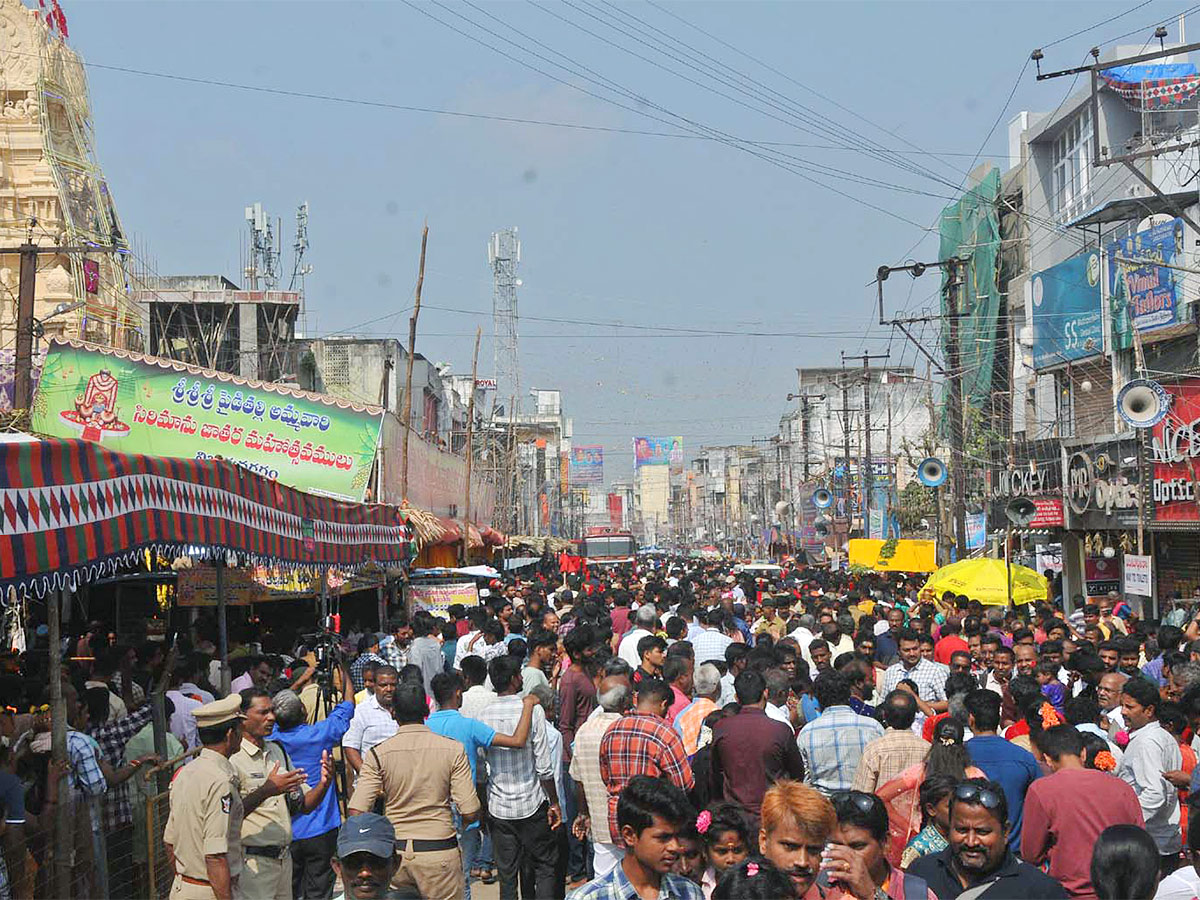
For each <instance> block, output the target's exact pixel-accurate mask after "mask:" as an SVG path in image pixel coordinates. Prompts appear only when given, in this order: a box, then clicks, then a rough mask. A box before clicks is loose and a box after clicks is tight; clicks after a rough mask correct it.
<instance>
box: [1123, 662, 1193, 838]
mask: <svg viewBox="0 0 1200 900" xmlns="http://www.w3.org/2000/svg"><path fill="white" fill-rule="evenodd" d="M1160 703H1162V700H1161V699H1160V698H1159V694H1158V687H1157V686H1156V685H1155V684H1154V683H1153V682H1152V681H1150V680H1149V679H1147V678H1131V679H1129V681H1127V682H1125V688H1124V691H1123V692H1122V694H1121V706H1122V708H1123V710H1124V713H1125V723H1126V726H1127V727H1128V729H1129V735H1130V736H1129V743H1128V745H1126V747H1125V757H1124V759H1122V760H1121V764H1120V765H1119V766H1118V767H1117V777H1118V778H1120V779H1121V780H1122V781H1124V782H1125V783H1126V784H1128V785H1129V786H1130V787H1132V788H1133V791H1134V793H1135V794H1137V798H1138V804H1139V805H1140V806H1141V807H1142V818H1143V819H1145V822H1146V825H1145V827H1146V832H1147V833H1148V834H1149V835H1150V837H1152V838H1154V843H1155V844H1157V845H1158V852H1159V855H1160V856H1162V857H1166V858H1171V859H1174V858H1175V857H1177V856H1178V855H1179V849H1180V846H1181V845H1182V843H1183V836H1182V834H1181V833H1180V830H1179V791H1177V790H1176V789H1175V788H1174V787H1173V786H1172V785H1171V784H1170V782H1168V781H1167V780H1166V778H1164V777H1163V774H1164V773H1165V772H1175V771H1177V770H1179V769H1180V768H1182V766H1183V756H1182V755H1181V754H1180V752H1179V743H1178V742H1177V741H1176V740H1175V738H1174V736H1173V735H1172V734H1171V733H1170V732H1168V731H1167V730H1166V729H1165V728H1163V727H1162V725H1160V724H1159V723H1158V707H1159V704H1160Z"/></svg>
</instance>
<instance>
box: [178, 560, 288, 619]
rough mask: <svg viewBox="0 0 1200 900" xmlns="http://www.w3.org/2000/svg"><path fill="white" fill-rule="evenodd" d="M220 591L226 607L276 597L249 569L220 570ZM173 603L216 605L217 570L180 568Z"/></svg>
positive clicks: (199, 566)
mask: <svg viewBox="0 0 1200 900" xmlns="http://www.w3.org/2000/svg"><path fill="white" fill-rule="evenodd" d="M221 590H222V591H223V592H224V594H225V604H226V605H227V606H249V605H250V604H251V603H266V602H267V601H269V600H276V599H279V597H277V596H272V593H271V591H270V589H269V588H268V587H267V586H266V585H263V584H259V583H258V582H257V581H255V580H254V578H252V577H251V572H250V570H249V569H242V568H226V569H225V570H224V571H223V572H222V573H221ZM175 602H176V603H177V604H178V605H179V606H189V607H190V606H208V607H212V608H214V609H215V608H216V606H217V602H218V600H217V570H216V569H215V568H213V567H212V566H201V565H196V566H192V567H191V568H188V569H180V570H179V572H178V573H177V578H176V581H175Z"/></svg>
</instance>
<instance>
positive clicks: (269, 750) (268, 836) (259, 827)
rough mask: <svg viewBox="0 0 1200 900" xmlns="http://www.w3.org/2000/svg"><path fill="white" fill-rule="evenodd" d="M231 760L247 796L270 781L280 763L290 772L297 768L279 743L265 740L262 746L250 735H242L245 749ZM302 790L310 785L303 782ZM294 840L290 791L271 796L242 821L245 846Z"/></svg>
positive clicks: (268, 844) (286, 844) (277, 845)
mask: <svg viewBox="0 0 1200 900" xmlns="http://www.w3.org/2000/svg"><path fill="white" fill-rule="evenodd" d="M229 763H230V765H232V766H233V768H234V771H236V772H237V773H238V778H239V780H240V781H241V785H242V797H243V798H245V797H246V796H248V795H249V794H252V793H254V792H255V791H257V790H258V789H259V788H260V787H262V786H263V785H264V784H266V782H267V776H268V775H270V774H271V770H272V769H274V768H275V764H276V763H279V771H281V772H290V771H291V770H292V769H293V768H294V767H293V766H292V763H291V760H289V759H288V757H287V754H286V753H285V752H284V751H283V747H281V746H280V745H279V744H277V743H275V742H274V741H263V746H262V749H259V747H257V746H256V745H255V744H254V742H253V741H251V740H249V739H248V738H246V737H243V738H242V746H241V749H239V750H238V752H237V753H235V754H233V756H231V757H229ZM299 790H300V793H301V794H303V793H304V791H305V790H306V785H301V786H300V788H299ZM291 842H292V814H291V813H290V812H289V811H288V794H276V795H275V796H274V797H268V798H267V799H266V800H264V801H263V802H262V803H260V804H259V805H258V806H257V807H256V808H255V809H254V810H252V811H251V812H250V813H249V814H247V816H246V819H245V821H244V822H242V846H243V847H286V846H288V845H289V844H290V843H291Z"/></svg>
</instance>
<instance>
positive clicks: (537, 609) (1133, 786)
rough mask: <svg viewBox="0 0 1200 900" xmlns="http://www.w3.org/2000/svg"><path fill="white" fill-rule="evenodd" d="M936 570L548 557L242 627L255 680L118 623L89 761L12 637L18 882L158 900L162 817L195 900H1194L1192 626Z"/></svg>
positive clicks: (1198, 672) (88, 652) (101, 639)
mask: <svg viewBox="0 0 1200 900" xmlns="http://www.w3.org/2000/svg"><path fill="white" fill-rule="evenodd" d="M919 584H920V582H919V581H918V580H916V579H913V578H904V577H903V576H895V575H890V576H889V575H866V576H852V575H850V574H848V573H839V572H829V571H825V570H812V569H805V568H798V569H794V570H790V571H789V570H787V569H785V570H784V571H783V573H782V574H781V575H780V576H779V577H778V578H777V579H776V580H774V581H771V582H765V581H762V580H755V579H754V578H752V577H749V576H740V575H738V574H736V573H733V572H731V570H730V566H729V565H728V564H718V563H715V562H708V561H705V562H699V561H676V562H671V563H664V564H663V565H661V566H660V567H657V568H654V569H648V570H643V571H641V572H639V573H638V574H636V575H635V574H634V573H632V572H626V571H619V570H618V571H608V572H599V573H597V572H592V573H590V574H588V575H586V576H583V577H580V576H571V577H568V578H566V579H565V580H562V581H559V580H557V579H555V580H551V579H547V578H534V579H532V580H528V581H524V582H519V583H508V584H503V585H501V584H496V585H494V586H493V589H492V590H491V591H489V592H485V593H486V596H484V597H483V598H481V602H480V604H479V605H478V606H477V607H472V608H464V607H462V606H457V605H456V606H451V607H449V609H448V610H446V611H445V614H444V615H436V614H434V613H433V612H431V611H428V610H424V609H417V610H415V611H413V612H412V613H411V614H406V613H404V612H403V611H398V612H397V614H396V615H395V617H394V618H392V619H391V620H390V621H389V622H388V630H387V631H386V632H380V633H375V632H362V631H361V630H360V629H358V628H352V629H349V630H348V632H347V633H346V634H345V635H331V636H326V637H321V638H316V639H314V638H312V636H311V635H310V636H309V638H308V639H307V640H301V639H297V636H296V635H295V634H294V633H293V632H291V631H289V630H287V629H286V628H284V627H283V626H278V627H271V626H269V625H263V624H262V623H257V624H256V625H255V626H254V627H250V626H246V625H241V626H236V627H233V628H232V630H231V634H230V635H229V645H230V648H231V649H230V651H229V653H228V659H229V661H230V665H231V668H232V676H233V677H232V684H231V686H230V690H229V692H228V693H223V692H221V691H220V690H219V689H218V688H217V687H216V686H217V685H219V684H220V683H221V680H222V679H221V670H220V662H219V660H218V659H217V654H216V643H217V635H216V633H215V627H214V624H213V623H212V622H211V621H210V620H208V619H206V618H200V619H198V620H197V621H196V622H195V623H194V624H193V627H192V629H191V631H190V633H189V634H188V635H186V636H180V637H179V638H178V639H177V640H175V641H174V642H173V645H172V646H171V648H170V650H169V652H165V651H166V648H165V647H164V645H163V644H162V643H155V642H148V643H146V644H143V645H139V646H136V647H127V646H123V645H121V644H118V643H114V642H113V640H112V636H110V635H109V634H108V633H107V630H106V629H105V627H104V625H103V624H102V623H98V622H97V623H92V624H91V625H89V627H88V628H87V630H86V632H85V633H83V634H80V635H77V636H76V637H74V638H72V639H71V642H70V645H69V646H67V647H65V648H64V649H65V650H67V651H68V652H67V655H68V656H69V657H70V658H71V662H70V665H69V667H68V669H67V672H66V673H65V676H64V682H63V692H64V697H65V699H66V705H67V710H68V719H69V730H68V733H67V747H68V757H69V764H67V765H59V764H55V763H52V762H51V761H50V748H51V739H50V733H49V731H50V721H49V709H48V707H47V706H46V705H45V704H46V697H47V685H46V679H45V677H44V672H40V671H38V669H37V665H36V660H35V656H36V654H29V655H27V656H26V657H20V656H15V655H10V656H8V657H6V660H5V666H6V672H5V674H4V675H3V678H4V681H3V684H4V688H5V696H6V697H12V698H13V700H10V701H8V703H7V708H6V710H5V712H4V714H3V716H0V738H2V740H0V805H2V806H3V807H4V823H5V824H4V832H3V850H4V852H3V854H2V855H0V863H2V864H4V865H2V866H0V900H7V898H9V897H15V898H26V897H30V898H32V897H38V898H41V897H52V896H56V895H55V893H54V887H53V885H54V880H53V879H54V873H55V870H56V869H58V868H61V867H62V866H63V865H64V864H65V865H69V866H70V867H71V871H72V877H73V884H74V885H75V888H74V890H75V891H76V893H75V894H74V896H79V897H92V896H113V897H147V896H150V885H151V884H152V883H153V872H152V871H150V867H151V866H152V865H153V859H152V858H151V857H153V855H154V854H155V852H156V851H155V849H154V848H155V846H156V844H155V841H156V840H157V838H158V835H159V833H160V831H161V844H162V847H161V849H162V852H163V853H165V858H166V860H167V863H168V867H169V868H168V871H169V872H170V873H173V876H174V877H173V881H172V882H171V885H170V896H171V897H172V898H177V900H190V898H197V900H199V898H205V900H207V898H211V897H215V898H221V900H225V898H233V897H238V898H246V900H257V898H269V900H276V898H323V900H328V898H331V897H333V896H334V895H335V892H336V891H340V892H341V893H340V894H339V896H341V897H352V898H376V897H423V898H431V900H457V898H462V897H465V898H468V900H469V898H470V896H471V893H472V890H473V889H474V890H475V891H476V892H478V891H479V890H480V888H479V885H482V884H487V885H490V884H495V883H497V882H498V888H493V889H492V890H498V892H499V896H500V898H501V900H516V898H518V897H522V898H535V897H536V898H559V900H561V898H564V897H568V896H569V897H571V898H572V900H618V898H620V900H633V898H634V897H635V895H636V896H638V897H643V898H663V900H665V898H678V900H700V898H703V900H723V898H802V900H818V898H821V900H849V898H857V900H883V898H892V900H918V898H920V900H933V898H940V900H954V898H963V900H981V898H982V900H998V898H1013V897H1022V898H1026V897H1027V898H1060V897H1073V898H1101V900H1109V898H1114V900H1115V898H1122V900H1124V898H1144V900H1149V898H1153V897H1157V898H1163V900H1191V898H1195V897H1196V896H1197V893H1198V891H1200V874H1198V873H1197V869H1196V866H1195V862H1196V856H1195V854H1196V853H1197V852H1200V829H1197V830H1196V831H1195V832H1193V831H1191V830H1190V829H1189V828H1188V819H1189V816H1188V812H1189V798H1190V796H1191V795H1192V794H1193V792H1194V790H1195V788H1196V784H1195V779H1200V770H1197V768H1196V759H1197V757H1196V748H1197V747H1200V622H1197V620H1196V619H1194V618H1193V617H1192V616H1191V615H1190V611H1187V610H1185V614H1184V615H1176V614H1175V613H1176V612H1177V610H1175V609H1172V617H1171V619H1170V620H1166V619H1164V622H1163V624H1160V625H1157V626H1156V625H1154V624H1152V623H1148V622H1143V621H1140V620H1139V619H1138V618H1137V617H1136V616H1135V615H1134V614H1133V613H1132V611H1131V610H1130V609H1129V607H1128V605H1126V604H1123V603H1121V602H1120V600H1119V598H1117V597H1112V596H1110V597H1108V598H1104V599H1102V600H1101V601H1100V602H1099V603H1097V604H1095V605H1081V606H1080V608H1079V609H1077V610H1076V611H1075V612H1074V613H1073V614H1072V615H1071V616H1064V615H1063V613H1062V601H1061V597H1058V596H1056V595H1055V592H1054V591H1053V589H1052V590H1051V592H1050V593H1051V595H1050V596H1048V597H1047V601H1046V602H1045V603H1043V604H1037V605H1036V606H1034V607H1033V608H1029V609H1023V610H1009V609H1004V608H995V607H983V606H981V605H980V604H979V603H978V602H976V601H974V600H971V599H969V598H968V597H965V596H956V595H953V594H947V595H944V596H941V597H932V596H923V595H922V594H921V592H920V590H919ZM1168 621H1169V622H1170V624H1168V623H1167V622H1168ZM160 688H165V708H166V721H167V727H168V731H169V733H168V734H167V739H168V740H167V744H166V749H165V752H164V750H163V747H162V746H161V740H160V742H159V746H158V749H157V751H156V749H155V741H154V729H153V722H152V719H153V712H152V704H151V703H150V702H149V698H150V697H151V695H152V694H154V692H155V691H157V690H159V689H160ZM26 710H28V712H26ZM161 773H166V776H169V777H170V778H171V779H172V780H171V782H170V789H169V806H167V807H164V809H163V814H164V815H163V818H165V823H164V822H163V821H161V820H159V818H158V817H156V816H148V814H147V808H148V805H150V806H152V804H148V803H147V799H148V798H151V797H152V795H154V794H156V793H157V792H158V790H159V788H158V785H157V776H158V775H159V774H161ZM166 776H164V777H166ZM60 802H62V803H68V802H69V803H73V804H74V808H75V810H76V814H75V815H74V816H73V817H72V819H71V827H72V845H71V846H70V847H69V848H68V847H62V846H60V845H59V843H58V842H56V839H55V832H54V822H55V809H56V806H57V804H59V803H60ZM64 857H65V859H66V860H67V861H66V862H65V863H64ZM116 859H122V860H124V859H127V860H128V865H117V864H114V860H116ZM105 863H107V864H105ZM167 877H168V878H170V877H171V876H170V875H168V876H167ZM162 887H163V885H161V884H160V885H159V888H160V889H161V888H162ZM160 892H161V890H160Z"/></svg>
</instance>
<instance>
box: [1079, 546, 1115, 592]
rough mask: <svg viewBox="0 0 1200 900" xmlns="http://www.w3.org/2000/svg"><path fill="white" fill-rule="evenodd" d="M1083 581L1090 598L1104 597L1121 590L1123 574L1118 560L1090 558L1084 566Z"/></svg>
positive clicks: (1099, 557)
mask: <svg viewBox="0 0 1200 900" xmlns="http://www.w3.org/2000/svg"><path fill="white" fill-rule="evenodd" d="M1083 580H1084V582H1085V590H1086V593H1087V595H1088V597H1089V598H1095V597H1103V596H1105V595H1106V594H1108V593H1109V592H1111V591H1119V590H1120V589H1121V573H1120V567H1119V565H1118V563H1117V560H1116V558H1115V557H1114V558H1113V559H1105V558H1104V557H1102V556H1098V557H1089V558H1088V559H1086V560H1085V561H1084V564H1083Z"/></svg>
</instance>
